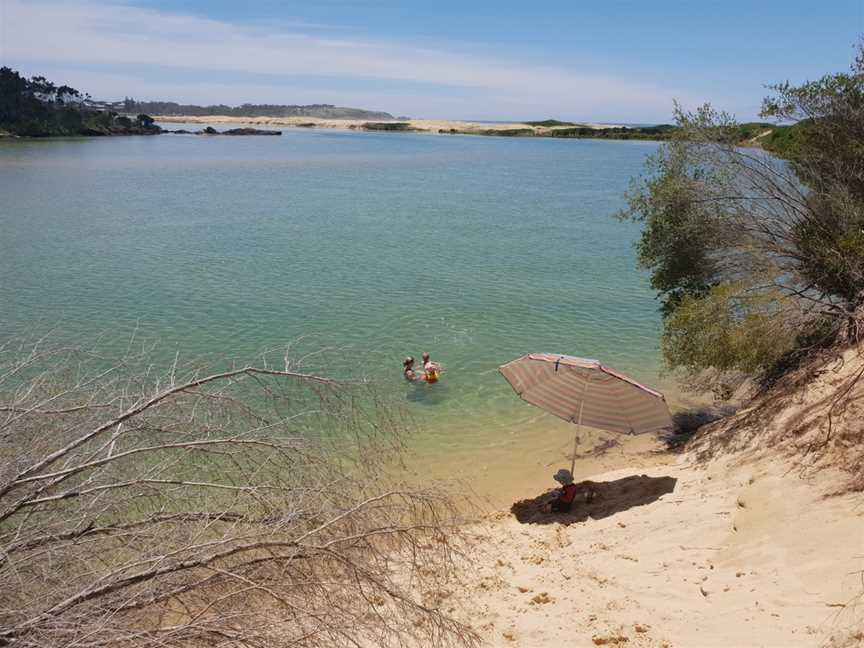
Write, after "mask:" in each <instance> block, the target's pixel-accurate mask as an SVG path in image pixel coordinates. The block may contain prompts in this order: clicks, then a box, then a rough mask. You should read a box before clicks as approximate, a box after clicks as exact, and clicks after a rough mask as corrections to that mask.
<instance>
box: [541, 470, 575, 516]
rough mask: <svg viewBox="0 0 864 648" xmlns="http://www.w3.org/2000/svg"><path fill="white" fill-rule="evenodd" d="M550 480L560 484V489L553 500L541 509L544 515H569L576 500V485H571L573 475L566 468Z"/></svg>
mask: <svg viewBox="0 0 864 648" xmlns="http://www.w3.org/2000/svg"><path fill="white" fill-rule="evenodd" d="M552 479H554V480H555V481H557V482H558V483H559V484H561V486H562V487H561V488H559V489H557V492H556V495H555V499H553V500H552V501H551V502H549V503H548V504H546V505H545V506H544V507H543V512H544V513H569V512H570V509H571V508H573V500H574V499H576V491H577V490H578V489H577V488H576V484H574V483H573V475H572V473H571V472H570V471H569V470H567V469H566V468H562V469H561V470H559V471H558V472H556V473H555V474H554V475H552Z"/></svg>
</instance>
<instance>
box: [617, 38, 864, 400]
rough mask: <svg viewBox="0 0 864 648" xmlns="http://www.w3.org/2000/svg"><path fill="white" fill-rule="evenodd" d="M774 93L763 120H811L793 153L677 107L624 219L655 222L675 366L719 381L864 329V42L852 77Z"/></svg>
mask: <svg viewBox="0 0 864 648" xmlns="http://www.w3.org/2000/svg"><path fill="white" fill-rule="evenodd" d="M771 90H772V91H773V95H772V96H770V97H768V98H767V99H766V100H765V102H764V105H763V111H762V116H763V117H765V118H771V119H777V120H782V121H790V120H798V121H799V124H798V125H797V126H795V127H794V128H793V129H786V130H784V131H783V135H782V136H781V137H783V138H785V139H786V142H785V144H786V146H785V147H784V152H785V154H786V155H787V157H788V159H785V160H781V159H778V158H777V157H774V156H771V155H768V154H766V153H765V152H763V151H761V150H758V149H753V148H742V147H740V146H739V145H738V144H739V142H740V140H741V133H742V125H739V124H737V123H736V122H735V120H734V119H733V118H731V117H730V116H729V115H727V114H725V113H722V112H718V111H716V110H714V109H713V108H711V106H709V105H706V106H703V107H702V108H700V109H698V110H697V111H695V112H692V113H691V112H685V111H683V110H682V109H681V108H680V107H678V106H676V122H677V125H678V127H679V128H678V129H677V130H676V131H675V133H674V135H673V138H672V139H671V140H670V141H669V142H667V143H665V144H663V145H662V146H661V147H660V149H659V150H658V152H657V153H656V155H654V156H653V157H652V158H651V159H650V160H649V161H648V163H647V168H646V170H647V173H646V174H645V176H643V177H642V178H640V179H638V180H637V181H636V182H635V183H634V186H633V187H632V188H631V191H630V192H629V194H628V208H627V209H626V210H624V212H622V214H621V217H623V218H626V219H632V220H634V221H637V222H640V223H642V224H643V232H642V236H641V239H640V240H639V242H638V243H637V252H638V258H639V261H640V263H641V265H643V266H644V267H646V268H648V269H650V270H651V284H652V286H653V287H654V288H655V289H656V290H657V291H658V292H659V294H660V297H661V300H662V304H663V313H664V338H663V351H664V356H665V358H666V360H667V363H668V364H669V366H670V367H671V368H673V369H679V370H684V371H685V372H686V373H688V374H690V377H691V378H694V377H696V376H702V377H706V376H707V377H708V379H709V380H710V381H712V382H714V383H715V384H719V383H720V382H722V381H724V380H726V379H729V378H731V377H733V376H736V377H743V376H757V377H761V378H766V377H769V376H771V375H773V370H774V369H776V368H777V367H779V366H787V365H786V363H788V362H790V361H793V360H795V359H798V358H801V357H803V355H804V354H806V353H807V352H808V351H810V350H812V349H813V348H815V347H820V348H824V347H830V346H833V345H839V344H843V343H847V342H854V341H857V340H858V339H859V337H860V335H861V332H862V328H861V325H862V322H864V165H862V164H861V160H862V159H864V47H861V48H859V54H858V56H857V57H856V59H855V61H854V63H853V65H852V66H851V70H850V72H849V73H841V74H832V75H827V76H825V77H823V78H821V79H819V80H817V81H812V82H807V83H804V84H802V85H800V86H793V85H791V84H789V83H788V82H787V83H783V84H779V85H776V86H772V87H771ZM748 126H749V125H748ZM746 130H747V132H753V129H751V128H748V129H746ZM698 384H699V385H700V386H703V385H704V381H703V382H700V383H698Z"/></svg>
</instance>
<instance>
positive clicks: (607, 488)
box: [510, 475, 678, 525]
mask: <svg viewBox="0 0 864 648" xmlns="http://www.w3.org/2000/svg"><path fill="white" fill-rule="evenodd" d="M677 481H678V480H676V479H675V478H674V477H648V476H647V475H631V476H630V477H622V478H621V479H616V480H614V481H609V482H593V481H583V482H579V483H578V484H576V486H577V488H578V491H577V493H576V499H575V500H574V501H573V508H572V509H571V511H570V512H569V513H543V512H542V511H541V510H540V508H541V506H542V505H543V504H545V503H546V502H549V501H550V500H551V499H552V498H553V495H552V494H551V493H549V492H546V493H543V494H542V495H538V496H537V497H534V498H532V499H525V500H520V501H518V502H516V503H515V504H513V506H511V507H510V512H511V513H512V514H513V515H514V516H515V517H516V519H517V520H519V521H520V522H521V523H522V524H565V525H566V524H574V523H576V522H584V521H585V520H587V519H588V518H592V519H594V520H599V519H601V518H605V517H609V516H610V515H615V514H616V513H620V512H621V511H626V510H627V509H629V508H632V507H634V506H644V505H645V504H651V503H652V502H656V501H657V500H658V499H660V497H662V496H663V495H666V494H667V493H671V492H672V491H674V490H675V483H676V482H677Z"/></svg>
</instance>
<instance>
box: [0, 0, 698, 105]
mask: <svg viewBox="0 0 864 648" xmlns="http://www.w3.org/2000/svg"><path fill="white" fill-rule="evenodd" d="M6 22H7V24H6V25H5V26H4V29H3V31H4V33H5V34H6V36H7V38H6V41H7V42H6V43H5V45H4V47H3V53H4V55H5V56H6V57H7V58H8V59H9V60H12V61H15V62H23V63H26V64H28V66H29V65H32V66H33V67H37V66H39V65H42V66H43V68H45V69H46V70H48V69H61V68H63V67H66V68H67V69H74V68H75V66H78V67H79V68H80V66H92V68H91V69H93V70H94V72H93V73H92V74H85V73H82V72H80V71H79V73H78V74H76V75H75V76H76V77H82V80H80V81H79V80H76V79H74V78H73V79H69V81H72V82H73V84H74V83H77V84H78V85H79V86H80V87H82V88H83V89H86V90H88V91H90V92H91V93H92V94H94V95H97V94H98V95H100V96H113V97H119V96H124V95H134V96H137V97H143V96H149V97H150V98H160V99H174V100H178V101H202V102H203V101H208V102H209V101H223V102H226V103H239V102H244V101H251V102H258V101H278V100H279V99H278V98H279V97H286V96H290V97H291V100H292V101H295V102H298V103H299V102H301V101H304V102H305V101H309V102H328V103H342V104H352V105H363V106H368V107H372V108H381V109H385V110H390V111H391V112H398V113H411V114H415V115H417V114H422V115H425V116H442V117H456V116H465V115H469V114H470V115H473V116H478V115H489V116H490V117H493V118H494V117H503V116H519V115H524V116H528V115H529V114H531V115H561V116H569V117H571V118H594V119H597V118H601V117H606V118H608V119H626V118H628V117H629V118H630V119H636V118H639V117H641V116H643V115H644V116H646V117H645V118H662V117H661V116H668V115H669V113H670V108H671V101H672V98H673V97H674V98H679V99H684V100H685V101H686V100H688V97H685V96H682V93H681V92H679V91H675V90H674V89H671V88H661V87H657V86H654V85H650V84H646V83H642V82H639V81H634V80H630V79H624V78H615V77H611V76H607V75H601V74H594V73H592V72H591V71H590V70H580V69H578V65H576V64H575V63H574V65H573V66H568V67H563V66H538V65H526V64H522V63H520V62H518V61H513V60H503V59H500V58H498V57H494V56H482V55H477V54H470V55H466V54H461V53H459V52H454V51H448V50H446V49H443V48H442V49H430V48H421V47H415V46H412V45H410V44H405V43H399V42H389V41H383V40H381V41H376V40H364V39H360V38H346V37H332V36H325V35H314V34H308V33H301V32H299V31H287V29H288V28H287V27H285V26H282V27H281V28H278V30H276V31H265V30H263V29H262V28H261V27H260V26H258V27H255V28H251V27H245V26H242V25H236V24H232V23H229V22H225V21H220V20H214V19H210V18H205V17H200V16H192V15H182V14H173V13H166V12H160V11H156V10H153V9H145V8H140V7H135V6H132V5H128V4H120V3H116V2H110V1H107V0H102V1H97V2H76V1H75V0H73V1H72V2H64V1H62V0H45V1H38V2H27V1H25V0H6ZM293 29H300V28H299V27H294V28H293ZM106 63H107V64H112V65H114V66H117V65H120V66H122V65H128V66H130V69H133V70H135V73H134V74H132V73H130V76H129V77H128V78H125V79H124V77H123V76H121V75H117V74H116V73H110V74H109V73H101V74H100V73H99V72H98V66H101V65H105V64H106ZM132 66H134V67H132ZM142 66H154V70H153V73H152V74H144V73H141V72H140V70H141V69H142ZM157 66H167V67H174V68H178V67H179V68H183V69H185V70H188V75H185V76H186V78H185V79H184V80H183V81H176V80H175V81H171V82H167V81H160V80H159V71H158V68H157ZM196 71H208V72H211V71H221V72H225V73H231V74H232V76H236V74H237V73H249V72H254V73H264V74H269V75H274V76H275V75H285V76H288V75H295V76H296V75H310V76H319V77H323V76H326V77H338V78H343V79H349V80H351V83H350V84H347V85H346V88H345V89H343V90H337V91H333V89H332V88H333V87H338V84H337V83H330V84H328V88H329V89H327V90H326V92H325V91H322V90H317V91H316V90H315V88H314V87H310V88H308V89H304V88H298V87H296V85H295V84H294V83H292V84H291V85H290V86H289V87H286V86H285V85H284V84H282V83H280V82H279V81H278V80H274V81H273V82H272V83H270V84H269V85H268V84H267V83H264V84H262V82H261V80H260V78H256V79H255V81H254V82H253V83H250V84H243V85H241V86H227V87H224V88H219V91H220V92H221V91H224V92H225V95H223V96H220V97H218V99H217V98H216V97H215V96H214V91H215V90H216V89H217V88H218V85H219V84H213V83H212V82H211V83H207V84H203V85H198V84H196ZM175 76H176V75H175ZM211 76H212V75H211ZM370 78H372V79H381V80H385V81H387V82H389V83H399V82H411V83H414V84H416V83H418V82H420V83H424V84H441V85H442V86H443V87H441V88H433V87H431V86H430V88H429V89H428V90H424V91H422V92H418V90H417V89H416V87H414V88H411V89H409V90H407V92H406V94H405V96H397V95H393V94H388V95H386V96H385V97H379V98H378V99H379V101H375V102H373V105H370V101H372V100H374V99H375V94H374V92H370V91H364V90H359V91H356V90H355V89H356V88H357V87H359V86H362V84H358V81H357V80H362V79H370ZM88 79H89V81H94V82H95V83H91V82H89V81H88ZM63 80H64V81H66V80H67V79H63ZM448 86H449V87H451V88H454V87H455V88H457V89H458V88H460V87H461V88H466V89H471V90H472V91H471V92H468V93H462V96H460V93H459V92H458V91H457V92H452V91H451V92H450V94H449V95H448V90H447V87H448ZM143 90H146V92H145V91H143ZM311 92H318V93H319V94H320V95H325V96H318V97H312V96H311V94H310V93H311ZM157 93H158V94H157ZM162 93H164V94H162ZM298 96H303V97H304V99H302V100H301V99H298ZM335 97H338V101H337V100H335V99H334V98H335ZM383 99H386V101H387V105H386V106H382V105H381V102H380V100H383ZM283 101H284V99H283ZM436 110H443V111H446V112H443V113H436V112H435V111H436ZM514 111H515V112H514Z"/></svg>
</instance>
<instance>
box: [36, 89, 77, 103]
mask: <svg viewBox="0 0 864 648" xmlns="http://www.w3.org/2000/svg"><path fill="white" fill-rule="evenodd" d="M33 96H34V97H36V99H38V100H39V101H41V102H42V103H53V104H63V105H65V106H70V105H75V106H82V105H83V104H84V97H82V96H81V95H80V94H75V93H72V92H63V93H57V92H34V93H33Z"/></svg>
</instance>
